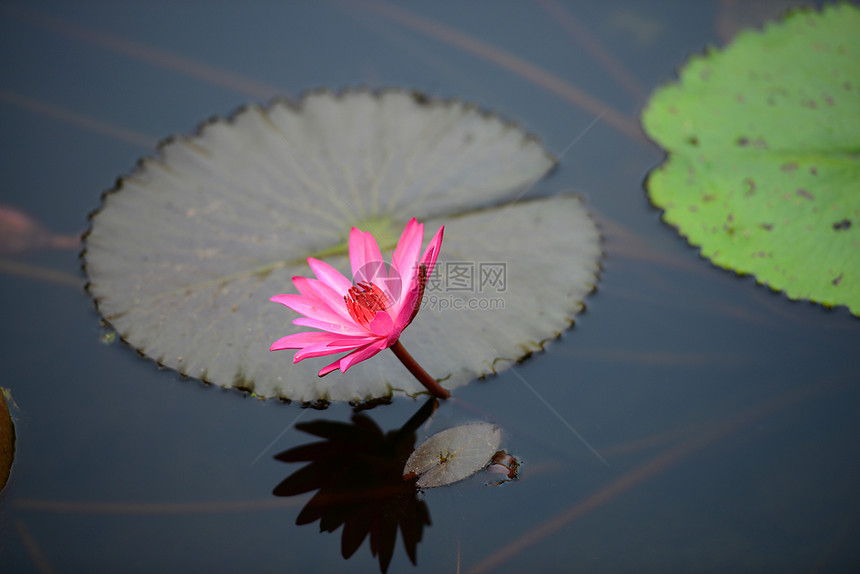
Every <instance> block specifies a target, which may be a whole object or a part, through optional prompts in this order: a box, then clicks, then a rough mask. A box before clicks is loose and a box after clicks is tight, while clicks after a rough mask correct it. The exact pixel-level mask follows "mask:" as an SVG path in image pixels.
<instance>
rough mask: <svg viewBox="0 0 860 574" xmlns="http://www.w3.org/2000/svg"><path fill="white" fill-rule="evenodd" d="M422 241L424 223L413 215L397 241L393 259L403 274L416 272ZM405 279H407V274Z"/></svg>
mask: <svg viewBox="0 0 860 574" xmlns="http://www.w3.org/2000/svg"><path fill="white" fill-rule="evenodd" d="M422 241H424V224H422V223H418V220H417V219H415V218H414V217H413V218H412V219H410V220H409V223H407V224H406V228H405V229H404V230H403V233H402V234H401V235H400V241H398V242H397V248H396V249H395V250H394V255H393V257H392V260H391V262H392V263H393V264H394V265H396V266H397V269H398V271H399V272H400V273H401V274H402V276H403V275H404V274H406V273H410V272H411V273H414V271H415V267H416V264H417V263H418V253H419V252H420V251H421V242H422ZM404 279H406V278H405V276H404Z"/></svg>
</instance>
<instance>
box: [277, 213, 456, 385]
mask: <svg viewBox="0 0 860 574" xmlns="http://www.w3.org/2000/svg"><path fill="white" fill-rule="evenodd" d="M444 229H445V228H444V226H443V227H441V228H440V229H439V231H437V232H436V235H434V236H433V239H432V240H430V243H429V244H428V245H427V249H426V250H425V251H424V254H423V255H421V257H420V258H419V256H418V255H419V252H420V251H421V244H422V242H423V240H424V225H423V224H421V223H418V221H417V220H416V219H414V218H413V219H412V220H410V221H409V223H407V224H406V229H404V230H403V234H402V235H401V236H400V241H398V242H397V247H396V249H395V250H394V253H393V255H392V259H391V265H390V266H388V267H386V265H385V262H384V261H383V259H382V253H381V252H380V250H379V246H378V245H377V243H376V239H374V237H373V235H372V234H371V233H370V232H368V231H361V230H359V229H357V228H355V227H353V228H352V230H351V231H350V234H349V260H350V264H351V266H352V275H353V281H350V280H349V279H347V278H346V277H344V276H343V275H342V274H341V273H340V272H339V271H338V270H337V269H335V268H334V267H332V266H331V265H329V264H328V263H325V262H324V261H320V260H319V259H314V258H313V257H308V264H309V265H310V267H311V269H312V270H313V272H314V274H316V276H317V278H316V279H313V278H308V277H293V284H294V285H295V286H296V288H297V289H298V290H299V293H300V295H292V294H283V295H275V296H274V297H272V298H271V300H272V301H274V302H276V303H281V304H283V305H286V306H287V307H289V308H290V309H292V310H293V311H296V312H298V313H301V314H302V315H304V317H299V318H298V319H295V320H293V324H295V325H301V326H303V327H312V328H314V329H319V330H318V331H304V332H301V333H295V334H293V335H287V336H286V337H283V338H281V339H278V340H277V341H275V342H274V343H273V344H272V346H271V348H270V350H272V351H278V350H282V349H299V351H297V352H296V354H295V356H294V358H293V362H294V363H298V362H299V361H301V360H303V359H307V358H310V357H320V356H324V355H333V354H336V353H342V352H348V354H347V355H346V356H344V357H341V358H339V359H337V360H336V361H334V362H333V363H331V364H330V365H328V366H326V367H323V368H322V370H320V372H319V376H321V377H322V376H324V375H327V374H328V373H330V372H332V371H335V370H337V369H340V370H341V371H342V372H344V373H345V372H346V371H347V370H349V368H350V367H352V366H353V365H355V364H356V363H359V362H361V361H364V360H367V359H369V358H370V357H372V356H374V355H376V354H377V353H379V352H380V351H382V350H383V349H387V348H389V347H390V348H392V350H393V351H394V353H395V354H396V355H397V356H398V358H400V360H401V361H403V362H404V364H405V365H406V366H407V368H409V370H410V371H411V372H412V373H413V374H414V375H415V376H416V377H418V379H419V381H421V382H422V384H424V385H425V386H427V387H428V388H430V390H431V392H432V393H433V394H435V395H436V396H448V393H447V391H445V390H444V389H442V388H441V387H439V385H438V384H437V383H436V382H435V379H432V377H429V375H427V373H426V372H425V371H423V369H421V367H420V366H418V365H417V363H415V362H414V360H413V359H412V358H411V356H409V354H408V353H407V352H406V351H405V349H403V347H402V345H401V344H400V342H399V340H398V339H399V338H400V334H401V333H402V332H403V330H404V329H405V328H406V327H407V326H408V325H409V324H410V323H411V322H412V319H414V318H415V315H416V314H417V313H418V309H419V307H420V305H421V299H422V297H423V295H424V287H425V285H426V283H427V278H428V277H429V276H430V274H431V273H432V272H433V267H434V265H435V264H436V259H437V258H438V257H439V248H440V246H441V244H442V233H443V231H444ZM410 362H411V363H414V364H410ZM416 368H417V369H418V372H416V370H415V369H416ZM422 378H423V379H425V380H422ZM427 379H429V380H427ZM431 381H432V383H431ZM431 385H435V386H436V387H438V389H433V388H431Z"/></svg>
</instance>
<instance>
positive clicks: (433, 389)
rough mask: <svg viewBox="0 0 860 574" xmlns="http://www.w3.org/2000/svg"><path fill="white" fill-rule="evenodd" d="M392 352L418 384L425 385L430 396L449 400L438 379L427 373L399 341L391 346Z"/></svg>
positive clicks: (447, 393) (448, 394) (449, 394)
mask: <svg viewBox="0 0 860 574" xmlns="http://www.w3.org/2000/svg"><path fill="white" fill-rule="evenodd" d="M391 350H392V351H394V354H395V355H396V356H397V358H398V359H400V362H401V363H403V365H404V366H405V367H406V368H407V369H409V372H410V373H412V374H413V375H414V376H415V378H416V379H418V382H419V383H421V384H422V385H424V386H425V387H426V388H427V390H428V391H430V394H431V395H433V396H434V397H436V398H437V399H447V398H448V397H450V396H451V393H449V392H448V391H447V390H445V389H444V388H442V385H440V384H439V383H437V382H436V379H434V378H433V377H431V376H430V374H429V373H427V371H425V370H424V369H423V368H422V367H421V365H419V364H418V362H417V361H416V360H415V359H413V358H412V355H410V354H409V351H407V350H406V348H405V347H404V346H403V345H401V344H400V341H399V340H398V341H397V342H396V343H394V344H393V345H391Z"/></svg>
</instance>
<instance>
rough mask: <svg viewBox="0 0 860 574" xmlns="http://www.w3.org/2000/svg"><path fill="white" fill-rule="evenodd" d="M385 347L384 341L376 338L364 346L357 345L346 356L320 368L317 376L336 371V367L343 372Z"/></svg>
mask: <svg viewBox="0 0 860 574" xmlns="http://www.w3.org/2000/svg"><path fill="white" fill-rule="evenodd" d="M385 348H386V343H385V341H384V340H378V341H376V342H374V343H370V344H369V345H366V346H364V347H359V348H358V349H356V350H355V351H353V352H352V353H350V354H348V355H347V356H345V357H342V358H340V359H338V360H336V361H334V362H333V363H331V364H329V365H326V366H325V367H323V368H322V369H320V372H319V376H320V377H324V376H326V375H327V374H329V373H330V372H332V371H336V370H337V369H340V370H341V372H343V373H345V372H346V371H347V370H348V369H349V368H350V367H351V366H353V365H355V364H356V363H360V362H361V361H364V360H365V359H369V358H370V357H372V356H374V355H375V354H377V353H378V352H379V351H381V350H382V349H385Z"/></svg>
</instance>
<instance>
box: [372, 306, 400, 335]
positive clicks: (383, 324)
mask: <svg viewBox="0 0 860 574" xmlns="http://www.w3.org/2000/svg"><path fill="white" fill-rule="evenodd" d="M367 328H368V329H370V331H371V332H372V333H373V334H374V335H376V336H377V337H387V336H388V335H389V334H390V333H391V329H393V328H394V321H393V320H392V319H391V315H389V314H388V313H387V312H386V311H377V312H376V315H375V316H374V317H373V320H372V321H370V323H368V324H367Z"/></svg>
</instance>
